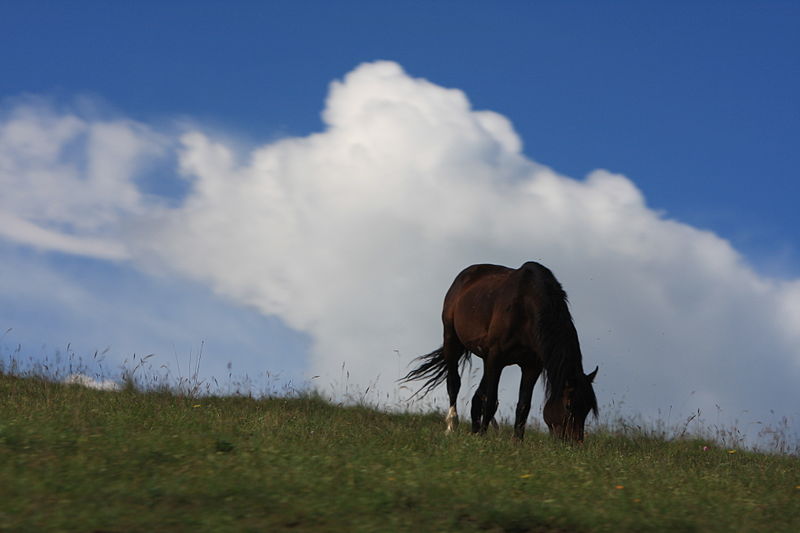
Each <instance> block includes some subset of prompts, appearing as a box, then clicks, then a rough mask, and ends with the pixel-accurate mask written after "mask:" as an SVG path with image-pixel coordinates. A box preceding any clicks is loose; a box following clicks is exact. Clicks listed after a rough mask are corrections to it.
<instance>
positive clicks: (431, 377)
mask: <svg viewBox="0 0 800 533" xmlns="http://www.w3.org/2000/svg"><path fill="white" fill-rule="evenodd" d="M466 354H467V352H466V351H465V352H464V354H463V355H462V357H463V356H464V355H466ZM414 361H422V363H421V364H420V365H419V366H418V367H417V368H415V369H414V370H412V371H411V372H409V373H408V374H406V375H405V377H403V378H400V381H403V382H406V383H407V382H409V381H418V380H423V379H424V380H426V381H425V383H423V384H422V386H421V387H420V388H419V390H418V391H417V392H415V393H414V394H413V395H412V396H411V397H412V398H413V397H414V396H416V395H417V394H419V393H422V396H425V395H426V394H428V393H429V392H430V391H432V390H433V389H435V388H436V386H437V385H439V384H440V383H441V382H443V381H444V380H445V379H446V378H447V361H446V360H445V358H444V346H442V347H441V348H439V349H437V350H434V351H432V352H431V353H429V354H425V355H420V356H419V357H417V358H416V359H414ZM463 364H464V362H463V361H462V365H463Z"/></svg>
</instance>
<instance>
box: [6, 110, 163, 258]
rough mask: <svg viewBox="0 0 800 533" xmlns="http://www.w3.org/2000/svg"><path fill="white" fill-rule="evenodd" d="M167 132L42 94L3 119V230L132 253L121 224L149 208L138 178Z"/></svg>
mask: <svg viewBox="0 0 800 533" xmlns="http://www.w3.org/2000/svg"><path fill="white" fill-rule="evenodd" d="M162 144H164V139H163V138H161V137H160V136H159V135H157V134H155V133H154V132H153V131H152V130H150V129H149V128H147V127H145V126H143V125H141V124H137V123H135V122H133V121H129V120H124V119H117V120H105V121H101V120H93V121H92V120H87V119H84V118H81V117H80V116H78V115H76V114H73V113H59V112H57V111H55V110H54V109H53V108H52V107H51V106H50V105H49V104H47V103H46V102H43V101H41V100H36V99H30V100H28V101H25V102H24V103H21V104H17V105H16V106H14V107H13V108H12V109H11V111H10V112H9V113H7V114H6V116H4V117H3V120H2V121H0V184H1V185H2V186H3V193H2V195H0V222H1V223H2V229H0V234H2V235H3V236H4V237H6V238H9V239H11V240H14V241H17V242H20V243H24V244H29V245H32V246H35V247H38V248H42V249H52V250H58V251H63V252H68V253H72V254H78V255H88V256H93V257H100V258H105V259H121V258H125V257H126V256H127V253H126V251H125V248H124V243H122V242H120V241H119V237H118V232H119V229H120V225H121V224H124V223H127V221H126V219H127V218H130V217H132V216H135V215H137V214H141V213H142V212H143V211H144V205H143V199H142V194H141V193H140V191H139V189H138V187H137V185H136V183H135V181H134V178H135V177H136V171H137V170H138V166H139V165H140V164H141V162H142V161H143V160H146V159H148V158H152V157H154V156H157V155H159V154H160V153H162V151H163V148H162V146H161V145H162Z"/></svg>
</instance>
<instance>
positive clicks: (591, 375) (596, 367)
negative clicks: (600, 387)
mask: <svg viewBox="0 0 800 533" xmlns="http://www.w3.org/2000/svg"><path fill="white" fill-rule="evenodd" d="M598 370H600V367H599V366H595V367H594V372H592V373H591V374H586V377H587V378H589V383H594V377H595V376H596V375H597V371H598Z"/></svg>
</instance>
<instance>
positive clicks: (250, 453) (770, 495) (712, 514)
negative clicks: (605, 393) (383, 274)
mask: <svg viewBox="0 0 800 533" xmlns="http://www.w3.org/2000/svg"><path fill="white" fill-rule="evenodd" d="M706 444H707V443H705V444H704V443H703V442H699V441H677V442H664V441H660V440H656V439H650V438H646V437H644V436H642V437H630V436H628V437H619V436H613V435H609V434H590V435H588V437H587V442H586V444H585V445H584V446H580V447H571V446H566V445H563V444H561V443H560V442H555V441H553V440H551V439H550V438H549V437H548V436H546V435H543V434H540V433H536V432H535V431H532V432H530V433H529V435H528V436H527V438H526V441H525V442H524V443H523V444H515V443H514V442H512V440H511V438H510V432H509V430H508V428H503V429H501V431H500V432H499V434H497V433H495V434H490V435H487V436H486V437H483V438H479V437H476V436H473V435H470V434H469V433H468V432H467V431H466V429H465V428H463V426H462V430H461V431H459V432H458V433H456V434H455V435H450V436H446V435H445V434H444V432H443V425H442V421H441V419H440V417H439V416H430V415H428V416H423V415H411V414H406V415H397V414H386V413H382V412H378V411H374V410H370V409H367V408H364V407H349V408H345V407H338V406H334V405H331V404H329V403H327V402H325V401H324V400H322V399H320V398H317V397H314V396H313V395H309V396H306V397H298V398H271V399H262V400H256V399H251V398H243V397H202V398H191V397H186V396H180V395H175V394H172V393H169V392H161V393H140V392H136V391H135V390H123V391H115V392H109V391H97V390H91V389H87V388H83V387H81V386H77V385H71V386H67V385H62V384H56V383H51V382H48V381H45V380H41V379H33V378H18V377H12V376H8V375H2V374H0V530H3V531H5V530H12V531H13V530H19V531H34V530H36V531H47V530H50V531H56V530H57V531H153V530H158V531H290V530H291V531H414V532H420V531H517V532H523V531H612V530H613V531H648V530H652V531H694V530H697V531H787V532H789V531H792V532H794V531H800V459H798V458H796V457H789V456H777V455H761V454H756V453H751V452H743V451H735V452H734V451H732V450H726V449H719V448H714V447H711V446H709V447H708V448H707V449H705V450H704V449H703V448H704V446H705V445H706Z"/></svg>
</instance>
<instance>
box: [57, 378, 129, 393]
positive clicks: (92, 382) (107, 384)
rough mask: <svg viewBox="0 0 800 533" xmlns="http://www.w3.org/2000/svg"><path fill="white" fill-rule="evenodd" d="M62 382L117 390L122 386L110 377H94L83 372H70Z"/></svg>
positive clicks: (89, 387)
mask: <svg viewBox="0 0 800 533" xmlns="http://www.w3.org/2000/svg"><path fill="white" fill-rule="evenodd" d="M64 383H66V384H68V385H80V386H81V387H86V388H87V389H97V390H107V391H117V390H120V389H121V388H122V387H121V386H120V384H119V383H117V382H116V381H112V380H110V379H96V378H93V377H91V376H87V375H85V374H70V375H69V376H67V377H66V378H64Z"/></svg>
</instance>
